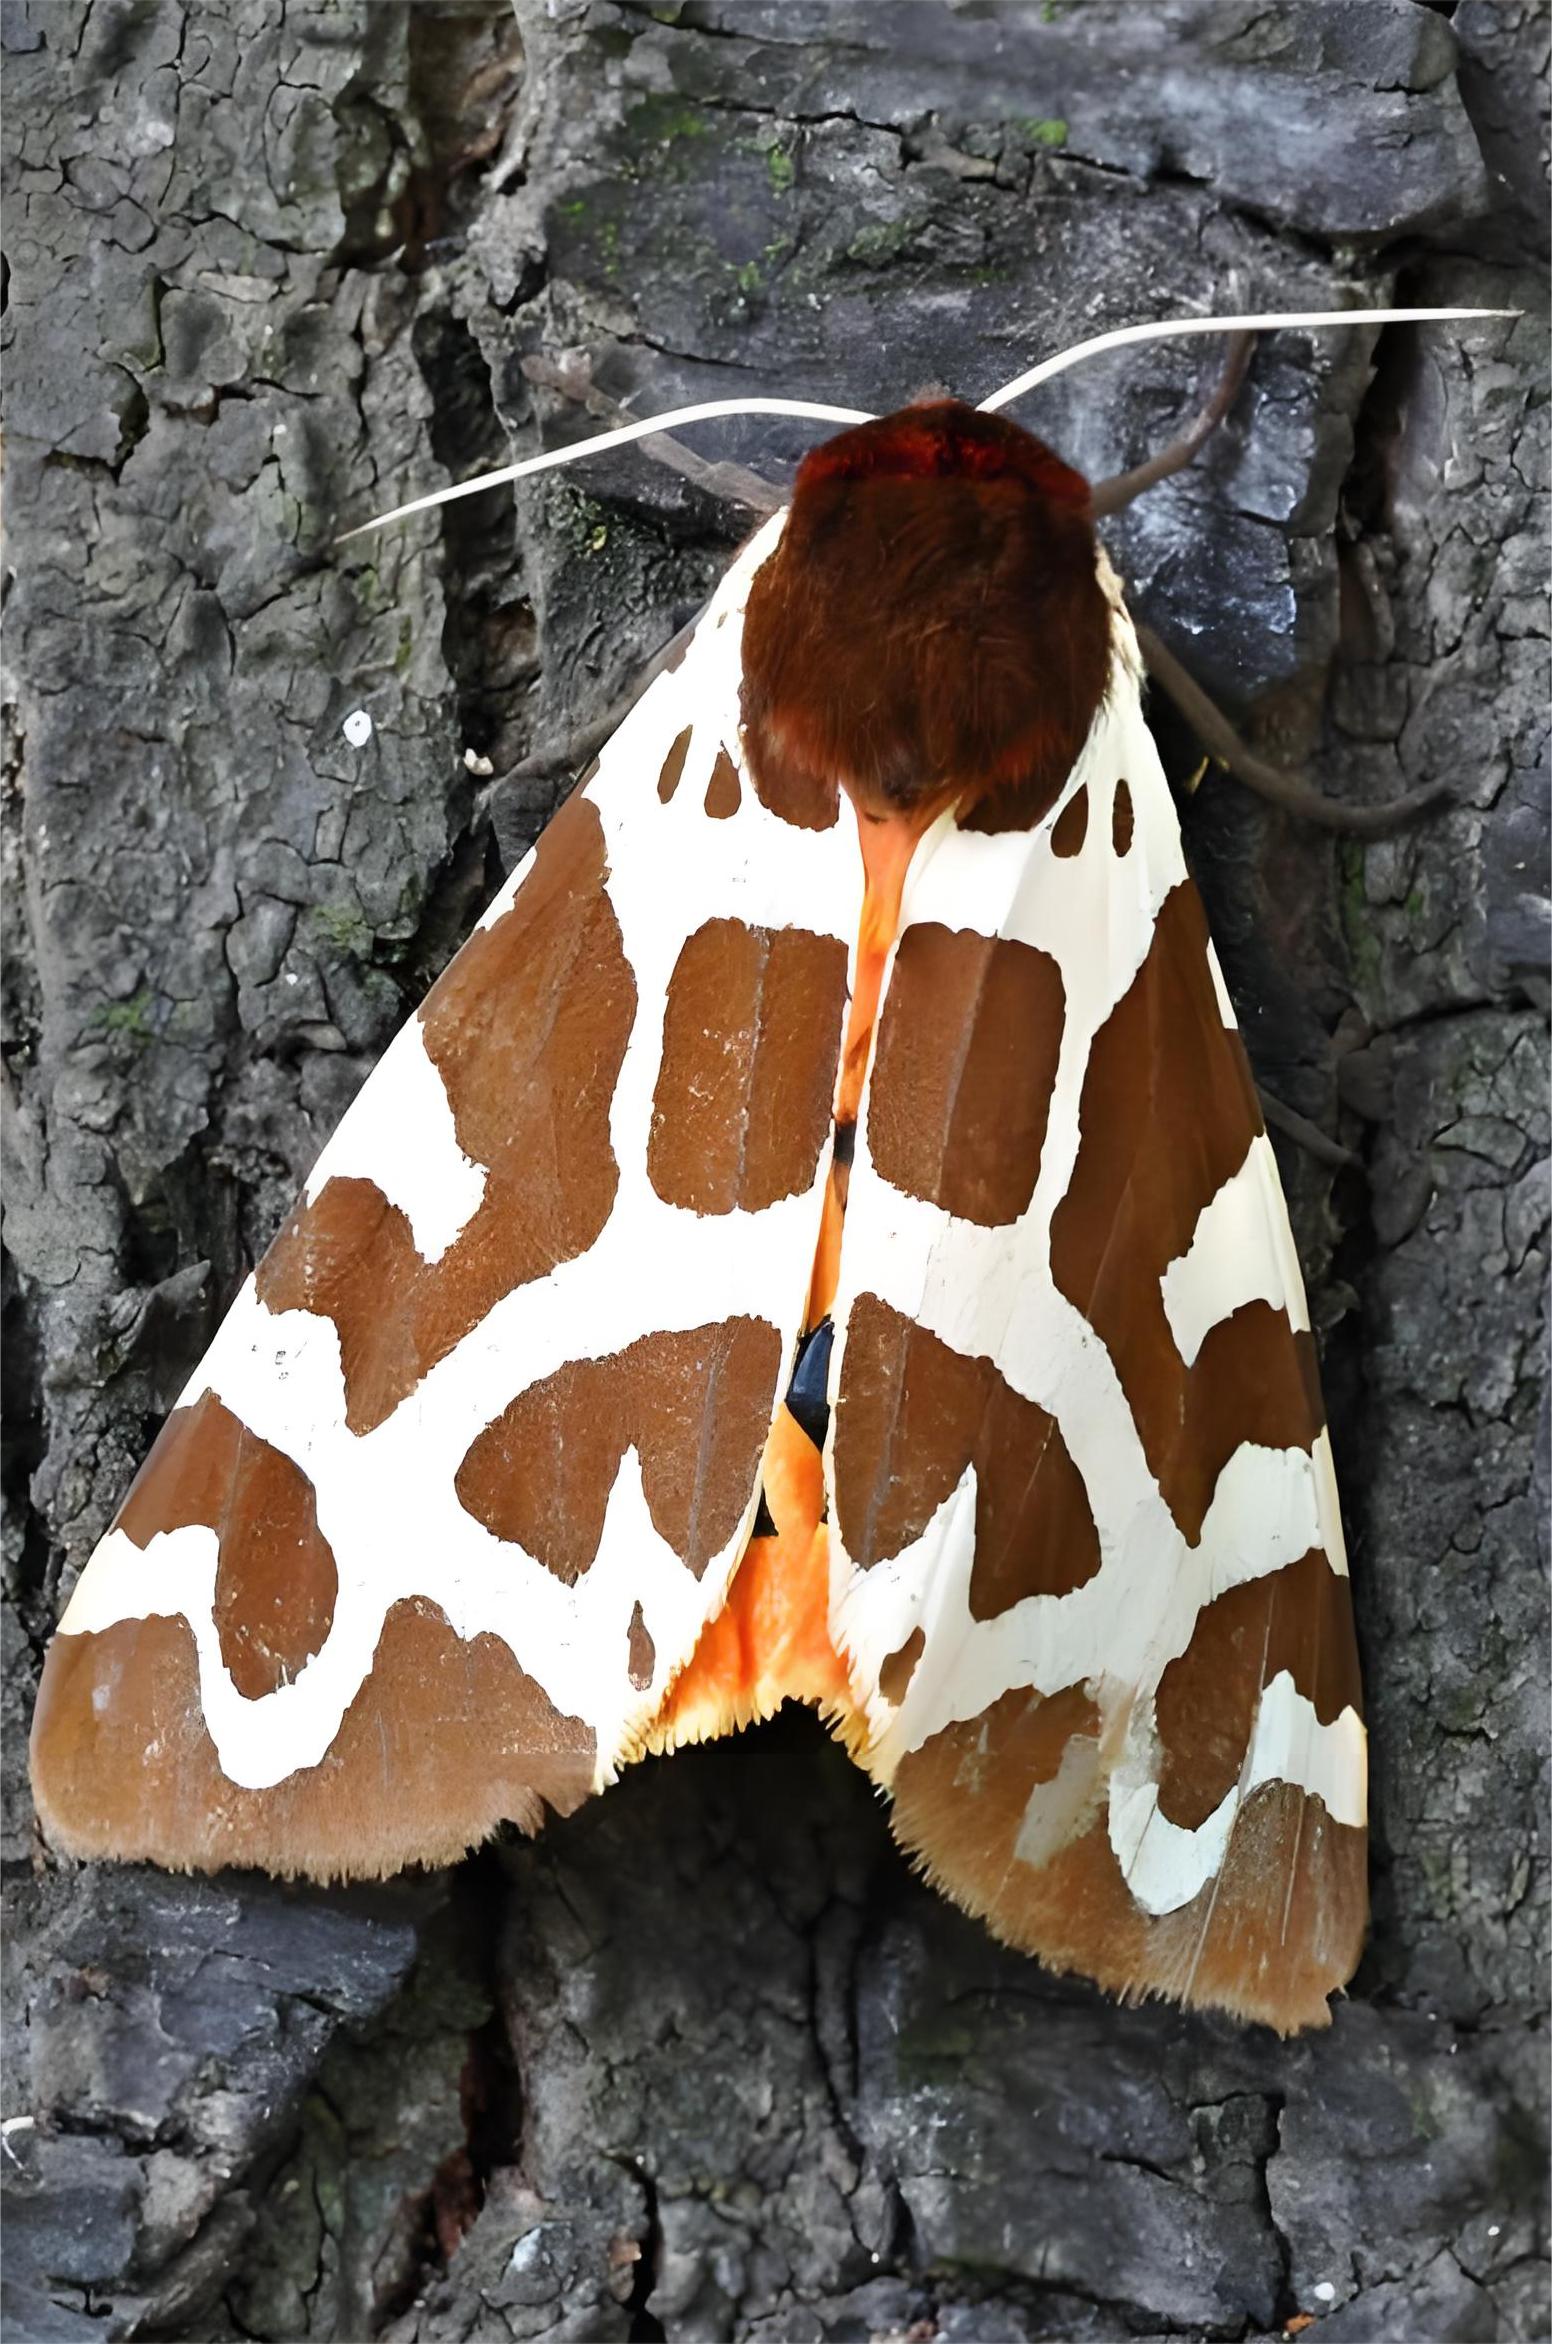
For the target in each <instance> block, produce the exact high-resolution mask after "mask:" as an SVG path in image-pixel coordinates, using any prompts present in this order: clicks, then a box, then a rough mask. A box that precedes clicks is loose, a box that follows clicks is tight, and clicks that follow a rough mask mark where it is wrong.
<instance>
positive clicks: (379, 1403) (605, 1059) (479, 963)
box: [257, 797, 636, 1433]
mask: <svg viewBox="0 0 1552 2344" xmlns="http://www.w3.org/2000/svg"><path fill="white" fill-rule="evenodd" d="M605 876H606V873H605V862H604V836H603V826H602V824H601V823H600V821H599V818H598V814H597V811H596V809H595V808H594V807H593V805H592V804H591V803H590V802H589V801H588V800H587V799H585V798H579V797H572V798H570V799H568V800H567V802H566V804H565V805H564V806H563V807H562V808H561V810H560V812H559V813H558V814H557V815H556V816H555V819H554V820H553V821H552V822H551V824H550V825H549V828H548V829H547V830H546V831H545V832H544V835H543V837H542V838H541V839H540V841H539V847H538V854H537V857H536V860H535V863H534V866H533V869H532V870H531V871H530V873H529V875H528V877H527V879H526V880H525V881H524V883H523V885H522V887H521V888H520V889H519V890H518V893H517V895H516V897H515V899H514V900H513V903H512V905H511V908H510V909H509V910H508V911H506V912H504V913H503V914H502V916H501V918H500V919H499V920H497V921H496V923H495V924H494V926H492V927H490V928H487V929H483V930H480V931H478V932H477V933H476V934H475V935H473V936H471V937H470V939H469V941H468V943H467V944H466V945H465V946H464V947H463V950H462V951H461V952H460V953H459V954H458V955H457V957H456V959H455V960H454V961H453V962H452V964H451V965H450V967H449V968H448V969H447V970H446V971H445V973H444V974H443V976H442V977H441V978H440V979H439V980H438V982H437V983H436V985H434V986H433V987H432V990H431V992H430V994H429V995H428V997H427V999H426V1001H425V1003H424V1005H423V1007H422V1008H421V1011H420V1020H421V1024H422V1026H423V1028H424V1031H425V1043H426V1050H427V1052H428V1054H429V1056H430V1058H431V1060H432V1062H433V1064H434V1065H435V1066H436V1067H437V1069H438V1071H439V1072H440V1074H441V1076H442V1079H443V1082H444V1083H445V1085H446V1088H447V1096H448V1101H449V1104H450V1105H451V1107H452V1112H453V1120H454V1124H455V1126H456V1129H457V1134H458V1143H459V1145H460V1147H461V1148H462V1149H463V1151H464V1153H465V1155H467V1156H469V1157H470V1158H471V1159H472V1160H473V1161H474V1162H475V1163H477V1164H482V1165H484V1166H485V1167H486V1170H487V1178H486V1184H485V1194H484V1197H483V1199H482V1201H481V1204H480V1206H479V1209H478V1211H477V1212H476V1213H475V1214H474V1216H473V1218H472V1219H471V1220H470V1221H469V1223H468V1224H467V1226H466V1227H465V1228H464V1229H463V1231H462V1232H461V1234H460V1235H459V1236H458V1237H457V1238H456V1239H455V1240H454V1242H453V1243H452V1245H450V1246H449V1247H448V1249H447V1251H446V1252H445V1253H444V1254H443V1255H442V1257H441V1259H440V1260H439V1261H437V1262H427V1261H425V1260H423V1259H422V1257H421V1255H420V1253H419V1251H418V1250H417V1248H416V1245H415V1242H414V1239H413V1237H412V1235H411V1233H410V1225H409V1222H408V1220H407V1219H406V1217H405V1215H404V1214H403V1213H402V1212H401V1211H400V1210H399V1208H398V1207H397V1206H396V1205H391V1204H390V1203H389V1202H388V1201H387V1199H386V1198H385V1197H384V1196H383V1194H382V1192H381V1191H380V1190H379V1189H378V1188H377V1187H376V1186H375V1185H374V1183H373V1182H372V1181H370V1180H360V1179H350V1180H345V1179H336V1180H331V1181H330V1182H329V1183H328V1184H327V1186H326V1187H325V1188H324V1189H323V1191H322V1193H321V1194H320V1195H319V1196H318V1197H317V1199H316V1200H315V1201H314V1202H313V1203H312V1204H307V1203H306V1202H305V1201H304V1202H303V1203H301V1204H299V1205H298V1206H297V1209H296V1210H295V1212H293V1214H292V1215H291V1218H290V1220H289V1221H288V1222H287V1223H286V1225H285V1227H284V1228H283V1229H282V1231H281V1233H280V1235H279V1236H278V1237H277V1238H276V1240H275V1242H274V1244H273V1245H272V1246H271V1248H270V1250H269V1252H268V1254H267V1255H266V1256H265V1258H264V1260H263V1262H262V1263H261V1264H260V1265H259V1272H258V1280H257V1284H258V1292H259V1298H260V1300H261V1301H262V1302H263V1303H264V1304H265V1305H266V1307H267V1308H269V1309H270V1310H273V1311H283V1310H310V1311H316V1312H318V1313H319V1314H320V1315H321V1316H323V1317H325V1318H329V1319H332V1320H333V1322H334V1324H335V1326H336V1328H337V1329H338V1331H339V1338H340V1352H341V1357H342V1360H343V1365H344V1374H345V1395H346V1416H347V1420H348V1422H349V1425H350V1429H351V1430H352V1432H357V1433H364V1432H370V1431H371V1430H372V1428H373V1427H374V1426H375V1425H378V1424H381V1423H382V1422H383V1420H384V1418H385V1417H387V1416H389V1415H391V1414H392V1412H393V1410H394V1409H395V1408H396V1407H397V1406H398V1404H399V1402H400V1401H401V1400H402V1399H403V1398H404V1397H405V1396H406V1394H407V1393H409V1392H412V1391H413V1390H414V1389H415V1387H416V1385H417V1384H418V1383H419V1382H420V1380H421V1378H422V1377H423V1376H424V1375H425V1374H426V1373H427V1372H428V1371H429V1370H430V1369H431V1368H433V1367H434V1366H435V1365H436V1363H437V1362H438V1360H440V1359H443V1358H445V1357H446V1355H447V1353H448V1352H449V1351H451V1350H452V1349H453V1347H454V1345H455V1344H457V1343H458V1342H460V1341H461V1340H462V1338H463V1337H464V1336H465V1335H466V1334H468V1333H469V1331H470V1329H471V1328H473V1327H476V1326H478V1324H479V1322H480V1321H481V1319H483V1318H484V1317H485V1315H486V1313H487V1312H488V1311H489V1310H490V1308H491V1307H492V1305H493V1304H494V1303H497V1302H499V1301H500V1300H501V1298H502V1297H503V1295H506V1294H509V1293H511V1292H512V1290H513V1289H514V1288H515V1287H517V1286H522V1285H526V1284H528V1283H529V1282H530V1281H531V1280H532V1279H535V1278H542V1277H545V1276H547V1275H548V1274H549V1272H550V1271H551V1270H553V1269H555V1268H556V1267H557V1266H558V1265H559V1264H560V1263H561V1262H566V1261H571V1260H574V1259H575V1258H576V1257H577V1255H579V1254H582V1253H585V1252H586V1251H587V1249H588V1247H589V1246H590V1245H592V1244H593V1243H594V1241H595V1240H596V1238H597V1237H598V1235H599V1232H600V1231H601V1230H602V1228H603V1226H604V1223H605V1222H606V1221H607V1219H608V1217H609V1212H610V1208H611V1207H612V1205H613V1203H614V1194H615V1189H616V1186H617V1184H618V1178H619V1174H618V1167H617V1166H616V1164H615V1160H614V1153H613V1149H612V1148H611V1146H610V1140H609V1107H610V1102H611V1100H612V1098H613V1096H614V1086H615V1081H616V1078H617V1076H618V1074H619V1071H620V1066H621V1064H622V1062H623V1060H624V1056H625V1048H626V1044H627V1042H628V1041H629V1039H630V1031H631V1022H632V1019H633V1018H634V1015H635V1009H636V985H635V979H634V978H633V976H632V975H631V971H630V966H629V963H628V962H627V960H626V958H625V953H624V948H623V944H622V941H621V937H620V928H619V923H618V921H617V920H616V918H615V916H614V910H613V907H612V905H611V904H610V902H609V898H608V894H607V892H606V890H605Z"/></svg>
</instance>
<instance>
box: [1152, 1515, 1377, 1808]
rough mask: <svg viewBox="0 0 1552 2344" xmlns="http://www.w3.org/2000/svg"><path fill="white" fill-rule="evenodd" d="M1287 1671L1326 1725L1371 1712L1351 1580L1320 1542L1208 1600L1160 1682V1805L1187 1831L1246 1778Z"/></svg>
mask: <svg viewBox="0 0 1552 2344" xmlns="http://www.w3.org/2000/svg"><path fill="white" fill-rule="evenodd" d="M1284 1670H1286V1671H1287V1672H1288V1674H1289V1675H1290V1676H1291V1677H1292V1679H1293V1681H1294V1683H1295V1685H1296V1686H1297V1687H1298V1689H1299V1691H1300V1692H1301V1693H1302V1694H1303V1695H1304V1696H1305V1699H1306V1700H1308V1701H1311V1702H1313V1704H1314V1707H1315V1711H1316V1714H1317V1715H1318V1717H1319V1718H1320V1721H1321V1723H1322V1724H1323V1725H1330V1724H1331V1722H1332V1720H1333V1719H1334V1718H1337V1717H1340V1716H1341V1714H1342V1711H1343V1710H1344V1709H1349V1708H1351V1709H1354V1710H1356V1711H1357V1713H1358V1715H1359V1716H1360V1717H1361V1716H1362V1715H1363V1688H1362V1685H1361V1684H1360V1682H1359V1677H1358V1649H1357V1645H1356V1643H1355V1641H1354V1637H1353V1609H1352V1599H1351V1596H1350V1594H1349V1592H1348V1585H1347V1581H1346V1580H1345V1579H1344V1578H1343V1577H1341V1575H1340V1574H1339V1573H1338V1572H1336V1571H1333V1570H1332V1568H1331V1566H1330V1564H1329V1563H1328V1562H1327V1560H1326V1558H1325V1556H1324V1554H1323V1553H1322V1552H1321V1551H1320V1549H1319V1548H1318V1547H1316V1548H1312V1549H1311V1551H1310V1552H1309V1553H1308V1554H1306V1555H1304V1556H1302V1557H1301V1558H1300V1560H1299V1561H1298V1562H1296V1563H1289V1564H1288V1565H1287V1566H1286V1568H1285V1569H1283V1570H1281V1571H1272V1572H1269V1573H1268V1574H1267V1576H1266V1577H1265V1578H1263V1579H1251V1580H1248V1581H1246V1582H1245V1584H1244V1585H1242V1586H1239V1587H1231V1588H1230V1589H1229V1590H1228V1592H1227V1594H1225V1595H1220V1596H1219V1597H1218V1598H1217V1600H1216V1602H1214V1603H1210V1604H1208V1606H1207V1607H1206V1609H1205V1610H1204V1611H1203V1612H1202V1613H1201V1615H1200V1617H1199V1618H1198V1620H1197V1623H1196V1628H1195V1630H1194V1632H1193V1634H1192V1637H1191V1641H1190V1643H1189V1644H1188V1645H1187V1647H1186V1649H1185V1651H1184V1652H1182V1653H1181V1654H1180V1655H1179V1657H1178V1658H1177V1659H1175V1660H1172V1661H1171V1662H1170V1664H1169V1666H1168V1668H1167V1669H1166V1670H1165V1671H1164V1674H1163V1676H1162V1677H1161V1678H1160V1680H1159V1686H1158V1691H1157V1694H1156V1695H1155V1704H1154V1717H1155V1722H1156V1724H1157V1727H1158V1735H1159V1742H1160V1746H1161V1763H1160V1769H1159V1806H1160V1808H1161V1810H1162V1811H1163V1813H1164V1816H1165V1817H1166V1819H1167V1820H1168V1821H1169V1822H1171V1823H1178V1824H1179V1825H1180V1826H1181V1828H1182V1829H1183V1830H1186V1831H1194V1830H1195V1829H1196V1828H1197V1826H1198V1824H1201V1823H1205V1822H1206V1820H1207V1818H1208V1816H1209V1815H1211V1814H1212V1813H1213V1811H1214V1810H1215V1808H1217V1807H1218V1806H1219V1805H1220V1804H1221V1803H1222V1801H1223V1800H1224V1799H1225V1798H1226V1797H1227V1795H1228V1793H1229V1792H1230V1791H1231V1790H1232V1789H1233V1788H1234V1785H1235V1784H1236V1783H1237V1782H1238V1780H1239V1778H1240V1773H1241V1770H1242V1768H1243V1766H1244V1762H1245V1753H1246V1751H1247V1750H1248V1749H1249V1747H1250V1737H1251V1734H1252V1733H1253V1731H1254V1729H1255V1722H1256V1707H1257V1704H1258V1703H1259V1701H1260V1698H1261V1689H1262V1687H1263V1686H1264V1685H1269V1684H1270V1683H1271V1682H1272V1679H1273V1678H1274V1677H1276V1676H1279V1675H1281V1674H1282V1672H1283V1671H1284Z"/></svg>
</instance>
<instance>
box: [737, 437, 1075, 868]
mask: <svg viewBox="0 0 1552 2344" xmlns="http://www.w3.org/2000/svg"><path fill="white" fill-rule="evenodd" d="M1088 502H1089V491H1088V487H1087V484H1086V483H1085V482H1084V480H1083V479H1082V477H1081V476H1080V475H1079V474H1078V473H1076V472H1074V471H1073V470H1072V469H1071V468H1070V467H1069V466H1068V465H1066V464H1064V463H1062V461H1061V459H1060V458H1059V457H1058V456H1055V455H1053V453H1052V452H1051V450H1050V449H1049V448H1047V447H1046V446H1045V445H1044V444H1043V442H1041V441H1040V440H1037V439H1035V438H1033V437H1032V436H1031V435H1030V434H1029V433H1028V432H1026V431H1021V430H1020V429H1019V428H1018V426H1017V425H1016V424H1012V423H1006V422H1004V421H1003V420H1002V418H1001V417H999V416H992V415H982V414H980V413H978V412H977V411H976V410H975V409H973V408H969V407H964V406H961V405H960V404H959V403H958V402H957V401H954V400H946V401H944V402H942V403H941V404H937V405H933V406H922V407H908V408H906V409H904V410H903V411H902V412H901V413H900V414H898V415H889V416H885V417H883V418H882V419H881V420H880V421H878V422H876V423H866V424H862V425H861V426H859V427H858V429H856V430H855V431H848V432H843V433H842V434H841V435H840V436H839V438H837V439H834V440H830V441H828V442H827V443H826V444H825V445H824V446H823V447H820V448H816V449H815V450H814V451H813V453H812V454H811V455H810V456H809V457H807V458H806V460H805V461H804V463H803V465H802V466H801V468H800V469H799V472H798V477H797V485H796V488H795V491H794V494H793V502H792V511H791V514H790V515H789V517H788V521H787V526H786V529H785V530H784V531H783V534H782V539H781V543H780V545H779V546H778V548H777V550H776V552H775V553H774V554H773V555H772V557H771V559H770V560H769V561H768V562H767V563H766V564H765V567H764V568H763V569H762V570H761V571H760V572H759V575H758V576H757V578H756V579H755V582H754V586H753V588H752V590H751V593H750V597H749V607H748V612H747V615H746V617H745V621H744V722H745V729H746V738H747V744H748V752H749V760H750V767H751V770H752V772H753V775H754V780H755V785H756V787H757V789H758V790H759V792H760V795H761V797H762V798H764V799H765V801H766V802H767V803H768V804H770V805H772V806H775V807H778V808H779V809H780V810H781V811H782V812H783V813H786V814H787V815H788V816H789V818H790V819H794V820H800V821H806V822H809V823H813V822H815V821H830V820H833V819H834V812H833V809H834V807H835V803H836V793H837V789H838V788H844V789H845V790H846V791H847V792H848V794H849V795H850V796H851V797H853V798H854V799H855V800H856V801H857V803H858V804H859V805H861V806H862V807H863V808H864V809H865V810H868V811H876V812H885V811H893V812H903V811H910V810H916V809H926V808H929V807H930V808H932V809H933V810H936V808H937V807H939V806H941V805H947V804H951V803H957V804H958V807H959V811H960V819H961V820H962V821H965V822H967V823H969V824H971V825H972V826H974V827H976V828H992V829H997V828H1002V827H1004V826H1011V825H1013V824H1017V826H1019V827H1024V826H1026V825H1028V824H1030V823H1032V822H1034V821H1037V820H1038V819H1039V817H1040V815H1041V814H1042V813H1043V812H1044V811H1045V809H1046V808H1047V807H1048V806H1049V805H1050V804H1051V802H1052V800H1053V799H1054V797H1055V795H1056V793H1057V791H1058V790H1059V789H1060V787H1061V785H1062V782H1063V781H1064V780H1065V778H1066V776H1067V774H1068V773H1069V772H1070V770H1071V768H1072V765H1073V762H1074V760H1075V758H1076V757H1077V754H1078V751H1079V750H1080V749H1081V748H1082V746H1083V742H1084V740H1085V738H1086V737H1087V734H1088V730H1089V726H1090V725H1091V723H1092V722H1093V718H1094V714H1095V711H1096V710H1097V708H1098V706H1099V703H1100V700H1101V698H1102V697H1103V694H1104V689H1105V680H1106V677H1107V674H1108V672H1109V657H1110V611H1109V606H1108V604H1107V602H1106V600H1105V597H1104V594H1103V592H1102V591H1101V588H1100V586H1099V582H1098V577H1097V574H1096V559H1097V554H1096V546H1095V540H1094V529H1093V522H1092V519H1091V517H1090V514H1089V509H1088Z"/></svg>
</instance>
